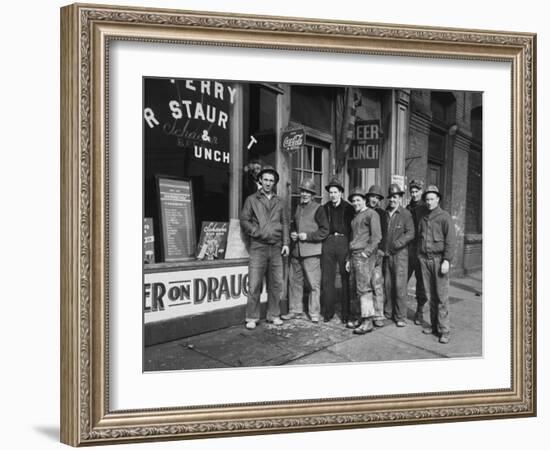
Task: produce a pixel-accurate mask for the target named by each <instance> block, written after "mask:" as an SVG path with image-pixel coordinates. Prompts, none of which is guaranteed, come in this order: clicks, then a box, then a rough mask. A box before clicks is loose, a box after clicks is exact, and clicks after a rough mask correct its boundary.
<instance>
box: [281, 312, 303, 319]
mask: <svg viewBox="0 0 550 450" xmlns="http://www.w3.org/2000/svg"><path fill="white" fill-rule="evenodd" d="M301 318H302V315H301V314H297V313H287V314H283V315H282V316H281V319H283V320H292V319H301Z"/></svg>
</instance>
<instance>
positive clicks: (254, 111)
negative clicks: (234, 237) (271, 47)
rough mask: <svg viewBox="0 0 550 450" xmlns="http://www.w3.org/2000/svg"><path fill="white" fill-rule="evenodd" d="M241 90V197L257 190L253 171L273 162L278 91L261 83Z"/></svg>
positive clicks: (273, 164)
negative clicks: (242, 98)
mask: <svg viewBox="0 0 550 450" xmlns="http://www.w3.org/2000/svg"><path fill="white" fill-rule="evenodd" d="M244 91H245V93H246V95H245V97H246V99H245V104H244V110H245V111H244V117H245V121H244V138H245V144H246V147H245V148H246V151H245V152H244V154H243V192H242V200H243V201H244V199H245V198H246V197H247V196H249V195H250V194H252V193H254V192H255V191H256V190H257V183H256V180H255V173H257V172H258V171H259V169H260V168H261V167H262V166H264V165H266V164H269V165H271V166H275V165H276V160H275V154H276V149H277V144H276V140H277V95H278V92H277V90H276V86H273V87H271V86H269V85H262V84H249V85H246V86H245V89H244Z"/></svg>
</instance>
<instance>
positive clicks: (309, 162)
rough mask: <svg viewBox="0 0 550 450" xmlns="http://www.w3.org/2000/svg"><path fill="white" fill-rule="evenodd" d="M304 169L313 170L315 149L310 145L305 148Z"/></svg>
mask: <svg viewBox="0 0 550 450" xmlns="http://www.w3.org/2000/svg"><path fill="white" fill-rule="evenodd" d="M302 167H303V168H304V169H305V170H311V169H312V168H313V147H311V146H310V145H306V146H305V150H304V160H303V164H302Z"/></svg>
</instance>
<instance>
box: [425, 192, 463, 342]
mask: <svg viewBox="0 0 550 450" xmlns="http://www.w3.org/2000/svg"><path fill="white" fill-rule="evenodd" d="M423 199H424V202H425V203H426V208H427V211H426V213H425V214H423V215H422V217H421V218H420V220H419V223H418V260H419V261H420V270H421V271H422V280H423V282H424V286H425V287H426V297H427V298H428V302H429V303H430V319H431V326H430V328H425V329H424V330H423V333H425V334H434V335H436V336H438V337H439V342H441V343H442V344H447V343H448V342H449V340H450V331H451V330H450V318H449V269H450V265H451V262H452V260H453V257H454V252H455V247H456V235H455V227H454V224H453V221H452V219H451V215H450V214H449V213H448V212H447V211H444V210H443V209H441V207H440V206H439V202H440V201H441V194H440V193H439V189H438V188H437V186H433V185H432V186H428V189H426V191H425V192H424V196H423Z"/></svg>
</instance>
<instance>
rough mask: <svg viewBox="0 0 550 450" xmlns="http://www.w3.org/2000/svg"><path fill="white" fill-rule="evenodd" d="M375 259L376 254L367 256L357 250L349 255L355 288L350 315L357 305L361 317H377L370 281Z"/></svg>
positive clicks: (353, 313)
mask: <svg viewBox="0 0 550 450" xmlns="http://www.w3.org/2000/svg"><path fill="white" fill-rule="evenodd" d="M375 260H376V254H374V255H371V256H368V257H367V256H365V255H364V254H362V253H361V252H358V253H354V254H352V256H351V274H350V275H351V280H352V281H351V282H352V283H353V284H355V290H356V295H355V302H354V303H352V305H351V315H352V316H355V314H356V308H357V305H358V306H359V310H360V314H361V317H362V318H363V319H367V318H370V319H375V318H376V317H377V311H376V308H375V306H374V295H373V288H372V283H371V279H372V276H373V273H374V264H375Z"/></svg>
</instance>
